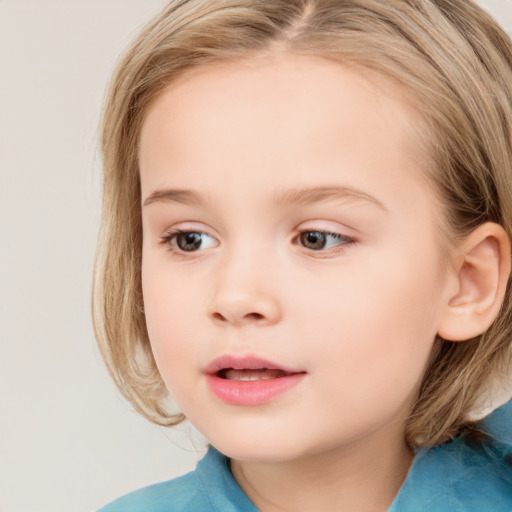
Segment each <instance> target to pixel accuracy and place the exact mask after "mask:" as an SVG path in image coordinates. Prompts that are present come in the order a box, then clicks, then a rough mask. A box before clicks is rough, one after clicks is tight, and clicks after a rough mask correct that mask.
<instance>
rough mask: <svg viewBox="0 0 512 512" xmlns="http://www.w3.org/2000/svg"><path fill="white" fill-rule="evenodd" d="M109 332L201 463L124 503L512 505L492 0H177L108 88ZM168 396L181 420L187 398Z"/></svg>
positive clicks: (504, 229)
mask: <svg viewBox="0 0 512 512" xmlns="http://www.w3.org/2000/svg"><path fill="white" fill-rule="evenodd" d="M103 155H104V169H105V180H104V207H103V208H104V209H103V223H102V228H101V234H100V243H99V249H98V257H97V266H96V274H95V295H94V315H95V316H94V318H95V326H96V333H97V338H98V341H99V344H100V347H101V349H102V352H103V355H104V358H105V361H106V363H107V365H108V367H109V369H110V372H111V374H112V376H113V378H114V380H115V381H116V383H117V385H118V386H119V388H120V389H121V391H122V392H123V394H124V395H125V396H126V397H127V398H128V399H129V400H130V401H131V402H132V404H133V405H134V406H135V407H136V409H137V410H138V411H139V412H140V413H142V414H143V415H145V416H146V417H147V418H149V419H150V420H152V421H154V422H156V423H158V424H161V425H174V424H176V423H178V422H180V421H182V420H183V418H184V417H185V416H186V417H187V419H189V420H190V421H191V422H192V424H194V425H195V426H196V427H197V428H198V429H199V430H200V431H201V432H202V433H203V434H204V435H205V436H206V438H207V439H208V440H209V442H210V443H211V447H210V449H209V452H208V454H207V455H206V457H205V458H204V459H203V460H202V461H201V462H200V463H199V465H198V467H197V469H196V470H195V471H194V472H192V473H190V474H188V475H186V476H184V477H181V478H178V479H176V480H173V481H170V482H165V483H162V484H158V485H155V486H152V487H149V488H146V489H143V490H141V491H137V492H135V493H133V494H130V495H128V496H125V497H123V498H121V499H119V500H117V501H115V502H113V503H111V504H110V505H107V506H106V507H105V508H103V509H102V511H104V512H113V511H123V512H126V511H145V512H149V511H193V512H201V511H214V510H215V511H222V512H229V511H254V510H261V511H264V512H269V511H288V510H290V511H294V512H300V511H320V512H328V511H338V510H350V511H351V512H361V511H371V512H380V511H386V510H388V511H393V512H397V511H407V512H413V511H429V512H442V511H450V512H456V511H470V510H471V511H486V512H490V511H511V510H512V466H511V464H512V461H511V456H512V423H511V421H512V410H511V405H505V406H502V407H501V408H500V409H498V410H496V411H494V412H493V413H492V414H491V415H490V416H488V417H487V418H485V419H484V420H483V421H476V420H475V416H474V415H475V414H476V413H478V412H479V411H482V410H483V408H484V406H485V404H486V403H487V402H486V401H487V400H488V399H489V397H492V396H493V393H495V391H496V389H500V388H501V389H504V387H505V386H506V385H507V384H510V369H511V354H512V348H511V347H512V345H511V341H512V309H511V308H512V300H511V291H510V287H509V286H508V285H509V278H510V269H511V248H510V239H511V236H512V45H511V42H510V40H509V39H508V38H507V36H506V34H505V33H504V32H503V30H501V29H500V28H499V26H498V25H497V24H496V23H495V22H494V21H493V19H492V18H491V17H490V16H489V15H488V14H486V13H485V12H484V11H483V10H481V9H480V8H479V7H477V6H476V5H475V4H474V3H473V2H472V1H470V0H450V1H445V0H268V1H265V0H263V1H257V2H256V1H249V0H208V1H204V0H179V1H178V0H175V1H172V2H171V3H170V4H169V6H168V7H167V8H166V9H165V10H164V11H163V12H162V13H161V14H160V15H159V16H158V17H157V18H156V19H155V20H154V21H153V22H151V23H150V25H149V26H148V27H147V28H146V29H145V30H144V31H143V32H142V33H141V35H140V36H139V37H138V38H137V39H136V41H135V42H134V43H133V45H132V47H131V48H130V49H129V51H128V53H127V54H126V55H125V57H124V59H123V61H122V62H121V64H120V65H119V68H118V70H117V73H116V75H115V77H114V79H113V82H112V86H111V89H110V92H109V95H108V98H107V101H106V109H105V113H104V130H103ZM168 396H171V397H172V399H173V400H174V401H175V402H176V403H177V404H178V406H179V407H180V409H181V410H182V411H183V416H182V415H178V416H176V415H172V414H170V413H169V412H168V411H169V409H168V403H167V400H168Z"/></svg>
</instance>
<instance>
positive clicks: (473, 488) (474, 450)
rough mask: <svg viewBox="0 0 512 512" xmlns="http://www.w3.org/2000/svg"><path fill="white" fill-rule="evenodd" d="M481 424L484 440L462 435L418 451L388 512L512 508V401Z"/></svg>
mask: <svg viewBox="0 0 512 512" xmlns="http://www.w3.org/2000/svg"><path fill="white" fill-rule="evenodd" d="M478 428H479V432H481V433H482V434H483V438H482V441H481V442H478V443H476V442H472V441H471V440H469V439H468V438H466V437H465V436H460V437H458V438H456V439H454V440H453V441H450V442H448V443H445V444H443V445H441V446H438V447H436V448H433V449H431V450H426V451H423V452H420V453H418V454H417V456H416V459H415V461H414V464H413V466H412V468H411V470H410V471H409V475H408V477H407V479H406V481H405V483H404V485H403V487H402V489H401V490H400V493H399V494H398V496H397V498H396V499H395V502H394V503H393V506H392V508H390V509H389V512H400V511H406V510H415V511H417V512H421V511H429V512H430V511H433V510H450V511H451V512H482V511H485V512H510V511H511V510H512V402H509V403H508V404H505V405H504V406H502V407H500V408H499V409H497V410H496V411H494V412H493V413H492V414H491V415H489V416H488V417H487V418H485V419H484V420H483V421H481V422H480V423H479V424H478ZM411 507H413V508H411Z"/></svg>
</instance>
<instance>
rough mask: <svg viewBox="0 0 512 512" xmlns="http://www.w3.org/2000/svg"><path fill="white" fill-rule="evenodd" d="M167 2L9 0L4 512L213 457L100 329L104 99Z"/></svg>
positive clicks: (1, 5)
mask: <svg viewBox="0 0 512 512" xmlns="http://www.w3.org/2000/svg"><path fill="white" fill-rule="evenodd" d="M205 1H207V0H205ZM165 3H166V2H165V1H164V0H87V1H85V0H81V1H80V0H0V333H1V334H0V336H1V338H0V512H82V511H83V512H88V511H92V510H95V509H96V508H98V507H99V506H100V505H102V504H104V503H106V502H107V501H110V500H111V499H113V498H115V497H118V496H119V495H121V494H124V493H126V492H128V491H130V490H133V489H136V488H138V487H141V486H144V485H147V484H150V483H154V482H157V481H161V480H166V479H169V478H172V477H174V476H176V475H178V474H181V473H184V472H186V471H188V470H189V469H191V468H193V466H194V465H195V462H196V461H197V459H198V458H199V457H200V455H201V453H202V451H201V450H202V449H203V446H204V441H203V440H201V439H200V438H199V436H197V435H196V434H193V435H189V433H188V427H186V426H184V427H180V428H179V429H178V430H172V431H170V430H165V429H161V428H158V427H156V426H153V425H151V424H150V423H149V422H147V421H145V420H143V419H142V418H139V417H138V416H137V415H136V414H135V413H133V412H132V411H131V409H130V407H129V406H128V405H127V404H126V403H124V402H123V401H122V400H121V398H120V396H119V394H118V392H117V391H116V390H115V388H114V386H113V384H112V383H111V382H110V380H109V377H108V375H107V373H106V371H105V369H104V368H103V365H102V362H101V360H100V357H99V354H98V351H97V349H96V346H95V341H94V337H93V333H92V327H91V320H90V289H91V274H92V268H93V258H94V246H95V242H96V233H97V228H98V222H99V215H100V197H101V189H100V157H99V154H98V148H97V132H98V123H99V113H100V109H101V103H102V98H103V94H104V90H105V86H106V83H107V80H108V77H109V75H110V73H111V71H112V68H113V66H114V63H115V62H116V60H117V58H118V55H119V53H120V51H121V50H122V49H123V48H124V46H125V45H126V44H127V43H128V42H129V41H130V40H131V38H132V37H133V36H134V35H135V34H136V32H137V29H138V28H140V26H141V25H142V24H143V23H144V22H145V21H146V20H147V19H149V17H150V16H151V15H153V14H154V13H156V12H157V11H158V10H159V9H160V8H161V7H162V6H163V5H164V4H165ZM486 4H487V5H488V7H489V8H490V9H491V10H492V11H493V12H494V13H495V14H496V15H497V16H498V18H499V19H500V21H502V23H503V24H504V25H506V26H508V27H512V0H488V1H487V2H486Z"/></svg>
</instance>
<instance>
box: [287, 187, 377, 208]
mask: <svg viewBox="0 0 512 512" xmlns="http://www.w3.org/2000/svg"><path fill="white" fill-rule="evenodd" d="M333 200H342V201H347V200H349V201H359V200H363V201H365V202H368V203H370V204H372V205H374V206H377V207H378V208H380V209H381V210H384V211H386V210H387V208H386V207H385V206H384V204H383V203H382V202H381V201H379V200H378V199H377V198H376V197H374V196H372V195H370V194H367V193H366V192H363V191H362V190H358V189H356V188H352V187H345V186H339V185H335V186H327V187H326V186H322V187H308V188H297V189H290V190H285V191H283V192H281V193H280V194H279V195H278V197H277V203H278V204H279V205H281V206H289V205H299V206H307V205H310V204H315V203H320V202H322V201H333Z"/></svg>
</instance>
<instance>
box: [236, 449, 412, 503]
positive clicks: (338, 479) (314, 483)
mask: <svg viewBox="0 0 512 512" xmlns="http://www.w3.org/2000/svg"><path fill="white" fill-rule="evenodd" d="M388 440H389V439H388ZM380 441H381V442H380V443H379V442H378V443H375V442H374V440H368V439H363V440H361V441H360V442H357V443H354V444H352V445H351V446H350V447H340V448H335V449H333V450H330V451H328V452H322V453H319V454H312V455H307V456H304V457H301V458H298V459H294V460H292V461H284V462H259V461H256V462H254V461H236V460H233V461H231V470H232V472H233V475H234V477H235V479H236V480H237V482H238V483H239V485H240V487H241V488H242V489H243V490H244V492H245V493H246V494H247V495H248V496H249V498H250V499H251V500H252V502H253V503H254V504H255V505H256V507H257V508H258V510H260V511H261V512H286V511H294V512H306V511H311V510H322V511H325V512H331V511H332V512H334V511H339V510H350V511H351V512H385V511H386V510H387V509H388V508H389V506H390V505H391V503H392V501H393V499H394V497H395V496H396V494H397V492H398V491H399V489H400V487H401V485H402V483H403V482H404V480H405V478H406V476H407V471H408V469H409V467H410V465H411V463H412V460H413V456H412V453H411V451H410V449H409V448H408V447H407V445H406V444H405V441H403V440H401V441H400V442H398V443H397V442H395V443H391V444H389V443H387V444H386V443H385V444H384V447H383V444H382V439H381V440H380Z"/></svg>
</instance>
